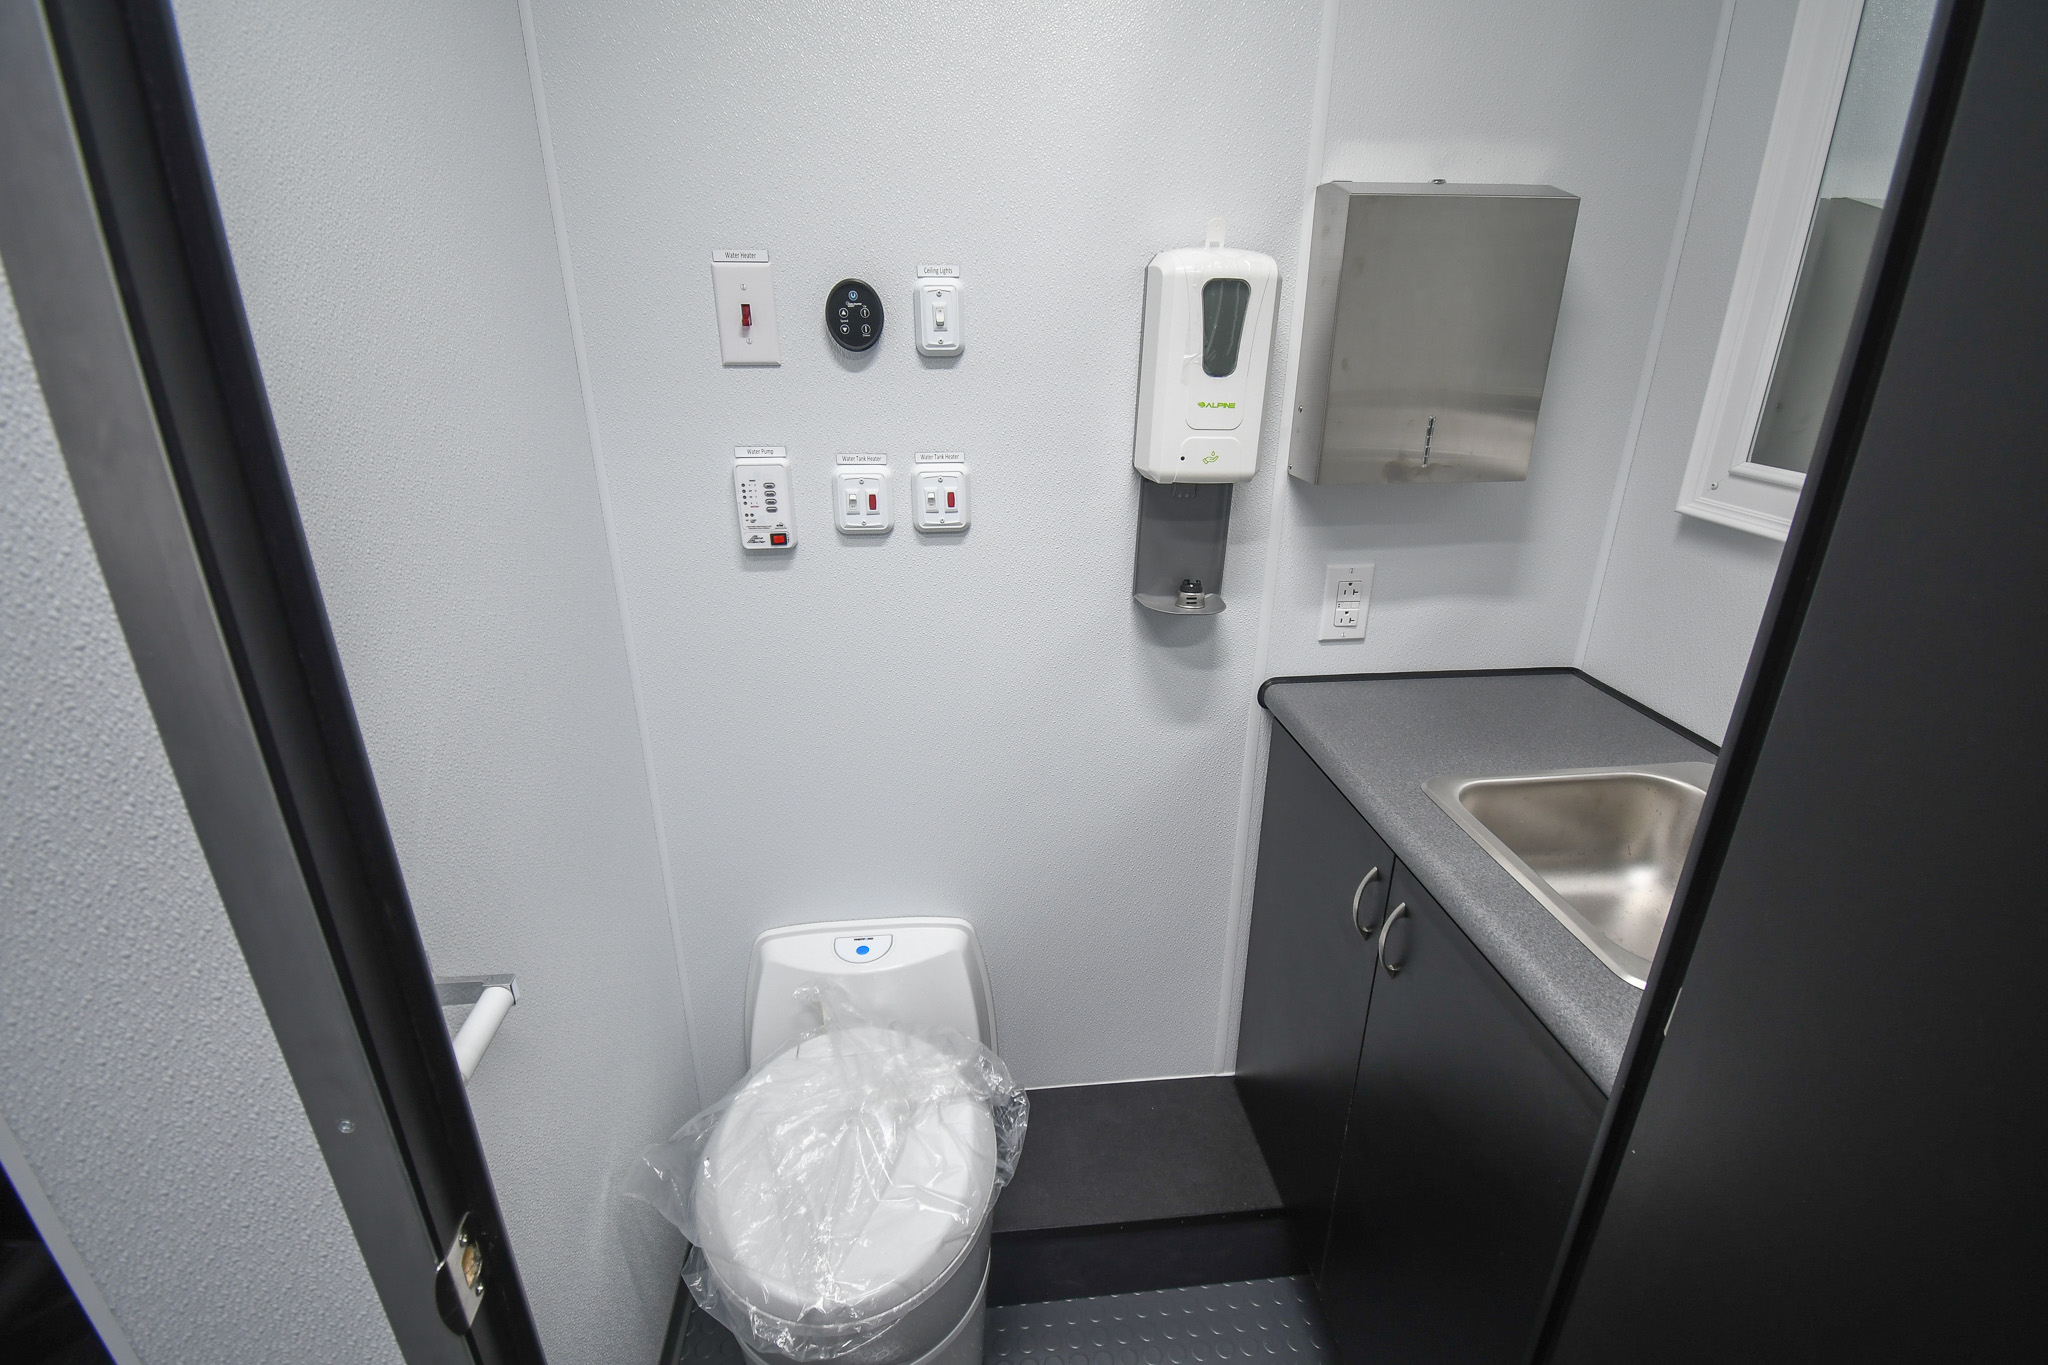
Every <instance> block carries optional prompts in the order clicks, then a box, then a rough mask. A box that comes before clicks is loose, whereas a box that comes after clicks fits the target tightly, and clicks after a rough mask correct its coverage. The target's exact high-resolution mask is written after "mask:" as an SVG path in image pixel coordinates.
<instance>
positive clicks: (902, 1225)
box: [697, 1025, 996, 1324]
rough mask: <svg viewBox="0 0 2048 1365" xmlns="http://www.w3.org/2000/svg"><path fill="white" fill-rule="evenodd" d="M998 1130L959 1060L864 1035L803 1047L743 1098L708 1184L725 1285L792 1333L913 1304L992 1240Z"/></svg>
mask: <svg viewBox="0 0 2048 1365" xmlns="http://www.w3.org/2000/svg"><path fill="white" fill-rule="evenodd" d="M995 1167H996V1139H995V1124H994V1122H993V1120H992V1119H991V1117H990V1115H989V1111H988V1106H987V1104H986V1102H985V1101H983V1100H981V1099H979V1098H978V1097H976V1096H975V1095H973V1094H972V1093H970V1092H969V1090H968V1089H967V1087H966V1085H965V1084H964V1083H963V1082H962V1081H961V1079H960V1073H959V1063H958V1060H957V1059H956V1058H954V1057H952V1056H949V1055H948V1054H947V1053H946V1052H945V1051H943V1050H942V1049H941V1048H940V1047H938V1046H936V1045H934V1044H933V1043H932V1042H929V1041H927V1040H926V1039H924V1038H920V1037H918V1036H917V1035H915V1034H909V1033H903V1032H900V1031H898V1030H896V1029H890V1028H883V1027H880V1026H869V1025H863V1026H859V1027H854V1028H847V1029H835V1030H831V1031H829V1032H825V1033H820V1034H817V1035H815V1036H813V1037H810V1038H806V1039H803V1040H802V1041H800V1042H798V1043H796V1044H795V1045H793V1046H791V1047H789V1048H787V1049H785V1050H784V1051H783V1052H781V1053H779V1054H778V1055H777V1056H775V1057H774V1058H773V1059H772V1060H770V1061H769V1062H768V1063H767V1064H766V1065H765V1066H762V1067H761V1068H760V1069H759V1070H757V1071H756V1072H755V1073H754V1075H753V1076H752V1077H751V1078H750V1079H749V1080H748V1081H747V1083H746V1084H745V1085H744V1086H742V1087H741V1089H740V1090H739V1092H738V1093H737V1094H735V1095H734V1096H733V1098H732V1100H731V1102H730V1103H729V1105H728V1106H727V1108H726V1111H725V1114H724V1116H723V1117H722V1118H720V1120H719V1122H718V1127H717V1129H716V1131H715V1132H714V1133H713V1134H712V1137H711V1141H710V1144H709V1145H708V1147H707V1148H706V1150H705V1155H704V1169H703V1179H702V1180H700V1182H699V1183H698V1186H697V1215H698V1225H699V1227H700V1228H701V1229H702V1231H703V1234H704V1236H703V1242H702V1247H703V1250H704V1252H705V1254H706V1255H707V1256H708V1257H710V1258H711V1260H712V1262H713V1265H714V1267H715V1268H716V1270H717V1272H718V1277H719V1279H720V1280H722V1281H724V1284H725V1287H726V1288H727V1289H729V1290H731V1291H732V1292H733V1293H735V1294H736V1295H738V1296H739V1297H740V1298H741V1299H743V1300H745V1301H746V1302H747V1303H749V1304H751V1305H752V1306H753V1307H754V1308H755V1309H757V1310H759V1311H761V1312H764V1313H767V1314H770V1315H772V1316H774V1317H777V1318H781V1319H784V1320H785V1321H791V1322H807V1323H820V1324H824V1323H848V1322H857V1321H861V1320H864V1319H867V1318H871V1317H873V1316H875V1315H876V1314H878V1313H883V1312H886V1311H888V1310H889V1309H891V1308H895V1307H898V1306H899V1305H901V1304H903V1303H904V1302H906V1301H908V1300H910V1299H912V1298H914V1297H916V1296H917V1295H918V1294H919V1293H921V1292H922V1291H923V1290H925V1289H926V1288H928V1287H929V1286H931V1285H932V1284H933V1283H934V1282H936V1281H937V1280H939V1279H941V1278H942V1277H943V1276H944V1275H945V1274H946V1272H947V1271H948V1270H949V1269H950V1268H951V1267H952V1266H953V1264H954V1263H955V1262H956V1261H957V1260H958V1259H959V1258H960V1255H961V1253H962V1252H963V1251H964V1250H965V1249H966V1247H967V1245H968V1243H969V1242H970V1241H972V1240H973V1238H974V1236H975V1234H976V1233H977V1232H978V1231H979V1230H980V1227H981V1222H982V1218H983V1215H984V1214H986V1212H987V1211H988V1204H989V1200H990V1198H991V1195H992V1192H993V1189H994V1185H995Z"/></svg>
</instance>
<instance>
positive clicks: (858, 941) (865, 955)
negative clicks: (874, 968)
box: [832, 934, 896, 962]
mask: <svg viewBox="0 0 2048 1365" xmlns="http://www.w3.org/2000/svg"><path fill="white" fill-rule="evenodd" d="M895 941H896V936H895V935H894V934H854V935H849V936H847V937H845V938H835V939H833V940H832V951H833V952H835V953H837V954H838V955H839V960H840V961H842V962H872V961H874V960H875V959H876V958H878V957H881V956H883V955H884V954H886V953H887V952H888V951H889V945H890V944H891V943H894V942H895Z"/></svg>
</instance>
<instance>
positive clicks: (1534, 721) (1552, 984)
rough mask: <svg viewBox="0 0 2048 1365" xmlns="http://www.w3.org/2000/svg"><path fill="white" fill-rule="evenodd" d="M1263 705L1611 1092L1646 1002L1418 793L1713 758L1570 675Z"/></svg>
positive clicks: (1296, 694) (1294, 690) (1327, 692)
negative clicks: (1473, 780) (1431, 782)
mask: <svg viewBox="0 0 2048 1365" xmlns="http://www.w3.org/2000/svg"><path fill="white" fill-rule="evenodd" d="M1265 703H1266V708H1267V709H1268V710H1269V711H1271V712H1272V713H1273V715H1274V716H1275V717H1276V718H1277V719H1278V720H1279V721H1280V723H1281V724H1282V725H1285V726H1286V727H1287V732H1288V733H1289V734H1291V735H1293V736H1294V738H1295V739H1296V740H1298V741H1299V742H1300V744H1301V747H1302V748H1304V749H1306V750H1307V751H1308V754H1309V757H1311V758H1313V759H1314V760H1315V761H1316V763H1317V764H1318V765H1319V766H1320V767H1321V768H1322V770H1323V771H1324V772H1326V773H1328V774H1329V776H1330V779H1331V780H1332V781H1334V782H1335V783H1336V784H1337V785H1338V786H1339V787H1340V788H1342V789H1343V791H1344V794H1345V795H1346V796H1348V797H1350V798H1351V803H1352V804H1353V805H1355V806H1357V807H1358V811H1359V814H1361V815H1363V816H1364V817H1365V818H1366V820H1367V821H1368V822H1369V823H1370V824H1371V825H1372V827H1373V828H1374V829H1376V830H1378V831H1379V833H1380V835H1381V837H1383V838H1384V839H1385V840H1386V841H1387V842H1388V843H1389V844H1391V845H1393V849H1394V855H1395V856H1396V857H1398V858H1399V859H1400V860H1401V861H1402V862H1403V863H1405V864H1407V865H1408V867H1410V868H1411V869H1413V871H1414V872H1415V875H1416V876H1417V877H1418V878H1420V879H1421V881H1422V884H1423V885H1424V886H1425V887H1427V888H1428V889H1429V892H1430V894H1431V895H1433V896H1435V897H1436V899H1437V900H1438V901H1439V902H1440V903H1441V904H1442V905H1443V908H1444V910H1445V912H1446V913H1448V914H1449V915H1450V917H1451V918H1452V919H1453V920H1455V921H1457V923H1458V927H1459V928H1461V929H1463V930H1464V931H1465V934H1466V936H1467V937H1468V938H1470V939H1471V940H1472V942H1473V944H1474V945H1476V946H1477V947H1478V949H1479V951H1480V952H1482V953H1484V954H1485V955H1486V959H1487V960H1488V961H1489V962H1491V963H1492V964H1493V965H1494V967H1495V969H1496V970H1498V971H1499V972H1500V974H1501V975H1502V976H1503V977H1505V978H1506V979H1507V982H1508V984H1509V985H1510V986H1512V987H1514V989H1515V991H1516V993H1517V994H1519V995H1520V996H1521V997H1522V999H1523V1000H1524V1001H1525V1002H1527V1004H1528V1005H1529V1008H1530V1009H1531V1010H1533V1011H1534V1012H1535V1014H1536V1017H1537V1018H1539V1019H1541V1020H1542V1021H1543V1023H1544V1025H1545V1026H1546V1027H1547V1028H1549V1030H1550V1031H1551V1032H1552V1033H1553V1034H1555V1035H1556V1036H1557V1040H1558V1041H1559V1042H1560V1043H1562V1044H1564V1047H1565V1050H1566V1051H1567V1052H1569V1053H1571V1055H1572V1056H1573V1057H1574V1058H1576V1059H1577V1060H1578V1063H1579V1065H1580V1066H1583V1067H1584V1068H1585V1069H1586V1074H1587V1075H1588V1076H1591V1077H1592V1078H1593V1082H1594V1084H1596V1085H1598V1086H1599V1087H1600V1089H1601V1090H1602V1091H1606V1090H1608V1089H1610V1088H1611V1087H1612V1086H1613V1084H1614V1075H1615V1072H1616V1071H1617V1070H1618V1069H1619V1068H1620V1066H1621V1051H1622V1047H1623V1045H1624V1044H1626V1043H1627V1041H1628V1031H1629V1025H1630V1024H1631V1023H1632V1022H1633V1021H1634V1019H1635V1013H1636V1005H1637V1002H1639V1001H1640V1000H1641V999H1642V992H1641V991H1639V990H1637V989H1636V988H1635V987H1633V986H1631V985H1629V984H1628V983H1627V982H1626V981H1623V980H1622V979H1621V978H1620V977H1618V976H1616V975H1615V974H1614V973H1613V972H1611V971H1609V970H1608V969H1607V968H1606V967H1605V966H1604V965H1602V964H1601V962H1600V959H1598V958H1596V957H1594V956H1593V954H1592V953H1590V952H1588V951H1587V950H1586V948H1585V947H1584V945H1582V944H1581V943H1580V942H1579V941H1578V940H1577V939H1576V938H1574V937H1572V934H1571V931H1570V930H1568V929H1566V928H1565V927H1564V926H1563V925H1562V924H1559V923H1558V922H1557V921H1556V920H1555V919H1553V918H1552V917H1551V914H1550V912H1549V911H1548V910H1546V909H1544V907H1543V905H1542V904H1541V903H1540V902H1539V901H1537V899H1536V898H1535V897H1534V896H1531V895H1530V894H1529V893H1528V892H1527V891H1525V890H1523V889H1522V885H1521V883H1519V882H1517V881H1516V880H1515V879H1514V878H1513V877H1512V876H1510V875H1509V873H1508V871H1507V869H1506V868H1504V867H1502V866H1501V865H1500V864H1499V863H1497V862H1495V861H1494V860H1493V858H1492V857H1491V855H1489V854H1488V853H1487V852H1486V851H1485V850H1484V849H1482V848H1480V847H1479V845H1478V844H1476V843H1474V842H1473V841H1472V837H1471V836H1470V835H1468V834H1466V833H1465V831H1464V830H1462V829H1460V828H1459V827H1458V826H1457V824H1456V823H1455V822H1454V821H1453V820H1452V819H1451V817H1450V816H1448V815H1446V814H1444V812H1443V810H1442V809H1441V808H1440V807H1438V805H1437V804H1436V802H1434V801H1432V800H1431V799H1430V798H1429V795H1428V794H1427V793H1426V792H1424V791H1423V790H1422V784H1423V782H1424V781H1425V780H1426V779H1428V778H1432V777H1443V776H1446V775H1451V774H1455V775H1459V776H1477V775H1487V774H1496V773H1497V774H1508V773H1526V772H1541V771H1543V770H1545V769H1549V768H1597V767H1607V766H1611V765H1618V764H1623V763H1678V762H1685V761H1687V760H1705V761H1707V762H1712V761H1713V758H1714V755H1713V754H1712V753H1711V752H1709V751H1708V750H1706V749H1703V748H1701V747H1700V746H1699V745H1698V744H1695V743H1693V742H1692V741H1691V740H1689V739H1687V738H1685V737H1684V736H1683V735H1680V734H1678V733H1676V732H1675V731H1673V730H1671V729H1669V728H1668V727H1666V726H1664V725H1661V724H1659V723H1658V722H1656V721H1655V720H1652V719H1651V718H1650V717H1648V716H1646V715H1644V714H1643V713H1642V712H1640V711H1637V710H1636V709H1635V708H1633V707H1631V706H1629V705H1628V704H1626V703H1625V702H1621V701H1617V700H1616V699H1615V698H1613V697H1611V696H1609V695H1608V694H1607V693H1605V692H1603V691H1601V690H1600V689H1599V688H1597V687H1595V686H1593V685H1592V684H1591V683H1589V682H1587V681H1586V680H1585V679H1583V678H1580V677H1577V676H1575V675H1573V674H1570V673H1513V674H1496V675H1470V676H1463V677H1459V676H1449V677H1435V678H1366V679H1356V680H1331V681H1308V682H1282V683H1273V684H1271V685H1270V686H1268V687H1267V688H1266V694H1265Z"/></svg>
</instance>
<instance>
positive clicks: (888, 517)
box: [832, 455, 896, 536]
mask: <svg viewBox="0 0 2048 1365" xmlns="http://www.w3.org/2000/svg"><path fill="white" fill-rule="evenodd" d="M882 460H883V457H882V456H880V455H841V456H840V457H839V467H838V468H837V469H834V470H833V471H832V516H833V518H834V519H835V520H836V521H837V522H838V525H839V529H840V531H841V532H842V533H844V534H846V535H849V536H881V535H887V534H888V533H889V530H890V528H891V527H893V526H895V524H896V517H895V508H894V507H893V506H892V505H891V503H890V499H889V466H888V465H887V464H884V463H883V462H882Z"/></svg>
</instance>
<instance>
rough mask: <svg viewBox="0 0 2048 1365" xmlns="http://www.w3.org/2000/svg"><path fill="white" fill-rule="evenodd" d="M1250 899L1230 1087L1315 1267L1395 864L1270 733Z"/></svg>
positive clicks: (1301, 753)
mask: <svg viewBox="0 0 2048 1365" xmlns="http://www.w3.org/2000/svg"><path fill="white" fill-rule="evenodd" d="M1269 752H1270V756H1269V759H1268V762H1267V766H1266V809H1265V817H1264V821H1263V823H1262V824H1261V826H1260V830H1259V871H1258V880H1257V882H1256V883H1255V885H1254V888H1253V892H1252V925H1251V942H1250V945H1249V947H1248V950H1247V953H1246V959H1245V977H1244V1008H1243V1015H1242V1022H1241V1023H1240V1025H1239V1028H1238V1036H1237V1084H1238V1092H1239V1094H1240V1095H1241V1096H1242V1097H1243V1099H1244V1107H1245V1113H1246V1114H1247V1115H1249V1116H1250V1118H1251V1121H1252V1130H1253V1131H1254V1132H1255V1133H1257V1134H1258V1138H1259V1147H1260V1149H1261V1150H1262V1151H1263V1152H1264V1153H1265V1156H1266V1164H1267V1166H1268V1167H1270V1168H1271V1169H1272V1172H1273V1182H1274V1184H1275V1185H1277V1186H1278V1187H1279V1190H1280V1197H1281V1198H1282V1199H1283V1200H1284V1201H1285V1202H1286V1204H1287V1207H1288V1210H1289V1214H1290V1221H1291V1223H1292V1224H1293V1226H1294V1230H1295V1237H1296V1243H1297V1245H1298V1247H1299V1248H1300V1251H1301V1254H1302V1257H1303V1259H1304V1260H1305V1261H1306V1262H1307V1264H1308V1265H1309V1266H1310V1268H1311V1269H1317V1270H1319V1269H1320V1266H1321V1261H1322V1252H1323V1242H1324V1236H1325V1231H1326V1229H1327V1228H1328V1226H1329V1217H1330V1196H1331V1192H1332V1190H1333V1189H1334V1188H1335V1186H1336V1182H1337V1158H1338V1154H1339V1153H1340V1152H1341V1151H1342V1150H1343V1144H1344V1114H1345V1110H1346V1109H1347V1108H1348V1107H1349V1104H1350V1100H1351V1082H1352V1077H1353V1075H1354V1073H1355V1072H1356V1070H1357V1066H1358V1041H1359V1039H1360V1037H1362V1036H1363V1035H1364V1032H1365V1011H1366V1004H1367V1002H1368V1001H1369V999H1370V998H1371V991H1372V970H1373V955H1372V943H1373V940H1372V932H1373V931H1374V930H1376V929H1377V928H1378V925H1379V920H1380V912H1381V910H1382V909H1383V908H1384V906H1385V904H1386V894H1387V876H1388V874H1389V873H1391V872H1392V871H1393V867H1394V858H1393V853H1392V852H1391V850H1389V849H1388V848H1387V846H1386V844H1384V843H1382V842H1381V841H1380V837H1379V836H1378V835H1377V834H1375V833H1373V830H1372V827H1371V826H1370V825H1368V824H1366V823H1365V820H1364V818H1363V817H1361V816H1360V815H1359V813H1358V812H1357V811H1356V810H1354V809H1353V808H1352V805H1351V802H1350V801H1349V800H1347V799H1346V798H1345V796H1344V793H1342V792H1340V791H1338V790H1337V788H1336V785H1335V784H1334V783H1332V782H1331V781H1330V779H1329V778H1327V777H1325V776H1324V775H1323V771H1322V769H1320V768H1318V767H1317V766H1316V765H1315V760H1313V759H1311V758H1310V757H1309V756H1308V753H1307V752H1306V751H1305V750H1304V749H1303V748H1302V747H1301V745H1299V744H1298V743H1296V742H1295V739H1294V736H1292V735H1290V734H1288V733H1287V731H1286V729H1285V728H1283V727H1282V726H1281V725H1279V724H1278V723H1275V724H1274V726H1273V739H1272V745H1271V749H1270V751H1269Z"/></svg>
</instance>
